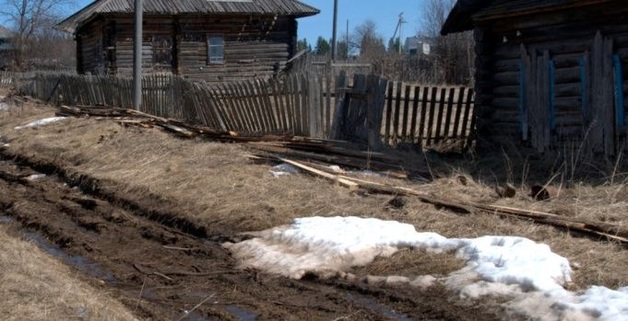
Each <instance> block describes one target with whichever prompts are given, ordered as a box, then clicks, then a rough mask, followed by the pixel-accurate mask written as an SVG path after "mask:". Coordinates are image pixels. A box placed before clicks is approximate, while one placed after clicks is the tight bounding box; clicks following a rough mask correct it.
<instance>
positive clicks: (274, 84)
mask: <svg viewBox="0 0 628 321" xmlns="http://www.w3.org/2000/svg"><path fill="white" fill-rule="evenodd" d="M268 85H269V90H270V95H272V96H273V103H274V105H273V108H272V110H273V113H274V115H275V118H276V123H277V129H278V132H281V133H286V132H287V131H288V130H287V127H288V126H287V125H286V122H285V117H284V113H283V105H282V104H281V99H280V98H281V97H280V88H279V83H278V81H277V80H276V79H271V80H269V82H268Z"/></svg>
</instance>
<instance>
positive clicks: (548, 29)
mask: <svg viewBox="0 0 628 321" xmlns="http://www.w3.org/2000/svg"><path fill="white" fill-rule="evenodd" d="M538 19H544V18H543V17H540V18H538ZM547 19H550V18H547ZM554 20H555V16H554ZM528 25H529V23H528ZM598 32H599V34H600V36H599V37H601V38H600V39H601V40H599V42H597V43H599V45H597V46H596V35H597V34H598ZM475 34H476V42H477V46H476V54H477V59H476V69H477V74H476V93H477V96H476V97H477V98H476V99H477V100H476V104H477V106H478V111H477V112H478V135H480V136H481V137H483V138H486V139H488V140H492V141H498V142H500V141H501V142H503V141H512V139H513V138H515V139H516V141H520V142H521V144H522V145H523V146H530V147H533V148H534V149H535V150H537V151H541V152H542V151H544V150H547V149H548V148H553V149H561V148H564V147H565V146H566V145H576V147H577V146H579V145H580V143H582V142H583V140H584V139H585V138H586V140H587V142H586V144H587V145H588V146H589V147H588V148H589V149H590V151H592V152H596V153H597V152H603V153H606V154H612V153H614V152H615V151H617V150H618V149H620V148H621V147H622V146H623V144H624V141H625V135H626V124H625V118H626V116H625V115H626V110H628V102H627V101H626V99H624V97H625V96H626V94H628V82H627V81H626V79H628V78H627V77H628V72H627V71H626V69H627V68H626V65H627V63H628V24H626V23H625V22H624V21H622V19H619V18H613V17H611V16H608V17H604V18H603V19H601V18H599V17H598V18H596V19H594V18H591V19H586V21H584V22H570V23H566V22H565V23H563V24H559V25H557V24H556V23H553V24H551V25H550V26H545V25H538V24H536V25H535V26H534V28H528V29H526V23H525V22H523V21H522V22H516V21H514V22H513V21H509V23H508V24H505V23H504V24H503V25H500V24H498V25H496V26H493V27H491V28H485V29H482V28H478V29H476V32H475ZM596 48H599V49H596ZM545 57H546V58H545ZM532 60H534V61H535V62H534V63H535V64H536V66H534V67H533V66H532V65H531V63H532ZM594 61H597V62H595V63H597V64H599V65H595V63H594ZM530 68H533V69H530ZM598 72H599V73H598ZM531 73H534V75H532V74H531ZM594 78H595V79H596V80H595V81H593V79H594ZM541 82H543V83H544V84H541ZM600 84H603V85H600ZM538 86H543V90H544V92H539V91H538V90H540V87H538ZM616 87H617V89H618V90H617V91H614V90H613V89H614V88H616ZM535 88H536V89H535ZM535 90H536V92H535ZM607 90H610V92H609V91H607ZM537 94H541V96H538V95H537ZM535 95H536V96H535ZM543 95H547V97H546V98H543V99H541V98H540V97H542V96H543ZM602 101H603V102H604V103H603V104H601V103H600V102H602ZM618 104H619V105H618ZM601 110H605V111H604V112H601V113H600V111H601ZM611 112H612V114H611ZM541 113H542V114H543V115H541ZM540 117H545V118H544V119H541V118H540ZM596 128H597V129H596ZM614 128H616V129H619V130H618V131H614V130H613V129H614ZM587 135H589V136H594V137H585V136H587Z"/></svg>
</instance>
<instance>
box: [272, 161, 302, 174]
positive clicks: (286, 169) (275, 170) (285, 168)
mask: <svg viewBox="0 0 628 321" xmlns="http://www.w3.org/2000/svg"><path fill="white" fill-rule="evenodd" d="M298 172H299V170H298V169H297V168H296V167H294V166H292V165H290V164H287V163H283V164H279V165H277V166H273V167H272V168H271V169H270V173H271V174H272V175H273V176H274V177H279V176H284V175H291V174H296V173H298Z"/></svg>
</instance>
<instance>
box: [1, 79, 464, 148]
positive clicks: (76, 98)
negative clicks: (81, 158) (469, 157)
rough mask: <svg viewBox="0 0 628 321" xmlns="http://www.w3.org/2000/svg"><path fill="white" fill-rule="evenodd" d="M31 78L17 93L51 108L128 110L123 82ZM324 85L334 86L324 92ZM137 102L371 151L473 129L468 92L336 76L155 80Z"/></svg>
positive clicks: (172, 113)
mask: <svg viewBox="0 0 628 321" xmlns="http://www.w3.org/2000/svg"><path fill="white" fill-rule="evenodd" d="M0 77H2V75H0ZM0 79H2V78H0ZM11 79H14V78H11ZM31 79H32V81H30V82H29V83H28V86H23V88H22V90H23V92H24V93H25V94H28V95H31V96H34V97H37V98H39V99H42V100H46V101H49V102H51V103H56V104H67V105H85V106H96V105H105V106H112V107H123V108H131V102H132V99H131V80H130V79H128V78H112V77H103V76H78V75H52V74H37V75H33V76H32V78H31ZM12 81H13V80H12ZM332 83H333V84H336V85H337V86H338V87H336V88H333V89H332V88H331V84H332ZM142 98H143V101H142V107H141V111H142V112H146V113H149V114H153V115H156V116H160V117H165V118H174V119H180V120H184V121H187V122H191V123H193V124H198V125H203V126H206V127H208V128H211V129H214V130H222V131H232V132H236V133H240V134H246V135H257V134H260V135H261V134H277V135H298V136H310V137H316V138H338V139H358V140H361V141H362V142H365V143H368V144H369V146H371V147H373V148H379V147H380V144H382V143H383V144H387V145H390V146H397V145H399V144H407V143H410V144H415V145H417V146H426V147H429V146H430V145H432V144H435V143H439V142H441V141H443V140H450V139H457V140H461V141H465V142H468V140H469V138H470V137H471V136H472V130H473V126H474V122H473V118H474V117H473V91H472V90H471V89H469V88H453V87H429V86H417V85H411V84H405V83H401V82H389V81H388V80H385V79H382V78H379V77H376V76H373V75H370V76H368V77H367V76H365V75H354V77H353V78H352V79H346V76H345V74H344V73H341V74H340V75H339V76H338V79H336V80H334V81H333V82H332V81H330V80H329V78H328V77H325V76H319V75H315V74H309V73H304V74H290V75H287V76H285V77H280V78H275V79H251V80H244V81H240V82H232V83H222V84H212V85H210V84H206V83H194V82H190V81H188V80H185V79H182V78H180V77H176V76H173V75H170V74H155V75H146V76H144V77H143V87H142Z"/></svg>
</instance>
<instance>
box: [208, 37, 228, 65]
mask: <svg viewBox="0 0 628 321" xmlns="http://www.w3.org/2000/svg"><path fill="white" fill-rule="evenodd" d="M213 49H218V50H219V53H215V52H214V50H213ZM224 63H225V37H224V36H222V35H207V64H208V65H219V64H224Z"/></svg>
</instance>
